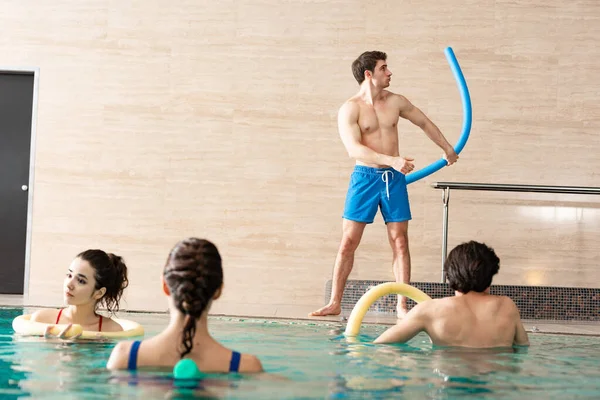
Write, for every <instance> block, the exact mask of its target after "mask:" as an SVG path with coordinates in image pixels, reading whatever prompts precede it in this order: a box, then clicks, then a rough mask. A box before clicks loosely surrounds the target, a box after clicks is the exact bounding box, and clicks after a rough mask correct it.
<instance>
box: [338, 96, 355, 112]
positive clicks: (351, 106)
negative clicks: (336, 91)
mask: <svg viewBox="0 0 600 400" xmlns="http://www.w3.org/2000/svg"><path fill="white" fill-rule="evenodd" d="M359 102H360V100H359V99H357V98H356V97H351V98H349V99H348V100H346V101H345V102H344V104H342V105H341V106H340V109H339V111H338V113H339V115H353V114H356V115H358V112H359V111H360V104H359Z"/></svg>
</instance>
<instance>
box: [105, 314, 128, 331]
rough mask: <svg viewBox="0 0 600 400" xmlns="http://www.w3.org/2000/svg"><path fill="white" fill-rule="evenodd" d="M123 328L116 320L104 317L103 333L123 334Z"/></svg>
mask: <svg viewBox="0 0 600 400" xmlns="http://www.w3.org/2000/svg"><path fill="white" fill-rule="evenodd" d="M122 331H123V327H122V326H121V325H119V323H117V322H116V321H115V320H113V319H112V318H108V317H102V332H122Z"/></svg>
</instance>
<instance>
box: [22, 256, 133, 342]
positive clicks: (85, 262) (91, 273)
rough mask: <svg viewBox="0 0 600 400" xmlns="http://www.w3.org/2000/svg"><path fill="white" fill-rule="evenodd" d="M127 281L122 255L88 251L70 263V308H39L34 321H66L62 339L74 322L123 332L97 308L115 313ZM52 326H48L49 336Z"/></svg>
mask: <svg viewBox="0 0 600 400" xmlns="http://www.w3.org/2000/svg"><path fill="white" fill-rule="evenodd" d="M128 283H129V282H128V280H127V266H126V265H125V263H124V262H123V259H122V258H121V257H119V256H117V255H114V254H112V253H106V252H104V251H102V250H94V249H91V250H86V251H84V252H82V253H80V254H78V255H77V257H75V259H74V260H73V262H71V265H70V266H69V270H68V272H67V274H66V277H65V281H64V288H63V289H64V291H63V297H64V301H65V304H67V306H68V307H67V308H61V309H43V310H39V311H36V312H35V313H33V315H32V316H31V320H32V321H36V322H41V323H46V324H55V325H58V324H66V325H67V327H66V328H65V329H63V331H62V332H61V333H60V334H59V335H58V336H59V337H61V338H65V337H66V332H67V331H68V330H69V328H70V327H71V325H72V324H79V325H81V326H82V328H83V330H84V331H98V332H119V331H122V330H123V328H122V327H121V325H119V324H118V323H117V322H115V321H113V320H112V319H111V318H107V317H103V316H102V315H100V314H98V312H97V311H98V308H100V307H102V306H103V307H105V308H106V310H107V311H108V313H109V314H115V313H116V312H117V311H118V310H119V301H120V300H121V296H122V295H123V290H125V288H126V287H127V285H128ZM52 326H53V325H49V326H48V328H47V329H46V336H49V333H48V332H49V331H50V329H51V328H52Z"/></svg>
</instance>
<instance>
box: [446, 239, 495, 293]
mask: <svg viewBox="0 0 600 400" xmlns="http://www.w3.org/2000/svg"><path fill="white" fill-rule="evenodd" d="M444 268H445V269H446V276H447V278H448V284H449V286H450V288H451V289H453V290H456V291H459V292H461V293H469V292H470V291H474V292H480V293H481V292H483V291H485V289H487V288H488V287H489V286H490V285H491V284H492V278H493V276H494V275H496V274H497V273H498V270H499V269H500V259H499V258H498V256H497V255H496V253H495V252H494V249H492V248H491V247H489V246H487V245H485V244H483V243H479V242H475V241H470V242H468V243H462V244H460V245H458V246H456V247H455V248H454V249H452V251H451V252H450V254H448V258H447V259H446V263H445V265H444Z"/></svg>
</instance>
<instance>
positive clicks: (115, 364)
mask: <svg viewBox="0 0 600 400" xmlns="http://www.w3.org/2000/svg"><path fill="white" fill-rule="evenodd" d="M132 344H133V342H119V343H117V345H116V346H115V347H114V348H113V350H112V352H111V353H110V358H109V359H108V362H107V363H106V368H107V369H113V370H114V369H125V368H127V362H128V360H129V352H130V350H131V346H132Z"/></svg>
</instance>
